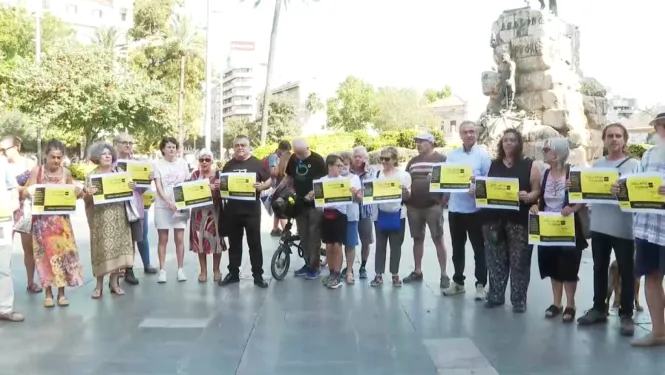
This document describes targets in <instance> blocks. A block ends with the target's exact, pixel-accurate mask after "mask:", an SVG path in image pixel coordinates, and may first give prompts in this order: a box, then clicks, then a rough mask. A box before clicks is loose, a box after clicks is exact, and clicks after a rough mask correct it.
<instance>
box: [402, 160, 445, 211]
mask: <svg viewBox="0 0 665 375" xmlns="http://www.w3.org/2000/svg"><path fill="white" fill-rule="evenodd" d="M445 161H446V156H445V155H441V154H439V153H438V152H434V153H433V154H430V155H418V156H416V157H414V158H413V159H411V160H410V161H409V163H408V164H407V165H406V171H407V172H409V174H410V175H411V197H410V198H409V200H408V201H407V202H406V204H407V205H409V206H414V207H420V208H426V207H432V206H435V205H437V204H441V201H442V199H443V194H442V193H430V192H429V182H430V178H431V176H432V167H433V166H434V164H436V163H443V162H445Z"/></svg>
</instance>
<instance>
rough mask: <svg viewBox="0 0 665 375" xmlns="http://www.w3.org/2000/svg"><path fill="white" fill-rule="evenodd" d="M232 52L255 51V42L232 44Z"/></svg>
mask: <svg viewBox="0 0 665 375" xmlns="http://www.w3.org/2000/svg"><path fill="white" fill-rule="evenodd" d="M231 51H254V42H231Z"/></svg>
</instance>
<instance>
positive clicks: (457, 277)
mask: <svg viewBox="0 0 665 375" xmlns="http://www.w3.org/2000/svg"><path fill="white" fill-rule="evenodd" d="M448 225H449V229H450V239H451V241H452V243H453V266H454V267H455V273H454V274H453V281H454V282H455V283H456V284H458V285H464V280H465V279H466V277H465V276H464V267H465V263H466V251H465V247H466V237H467V234H468V236H469V240H470V241H471V246H472V247H473V259H474V261H475V263H476V271H475V276H476V285H482V286H485V285H487V263H486V259H485V243H484V241H483V233H482V230H481V218H480V215H479V213H477V212H474V213H470V214H463V213H458V212H449V213H448Z"/></svg>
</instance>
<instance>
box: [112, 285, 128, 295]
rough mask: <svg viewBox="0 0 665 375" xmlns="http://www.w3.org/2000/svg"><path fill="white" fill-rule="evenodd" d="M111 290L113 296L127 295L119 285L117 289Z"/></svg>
mask: <svg viewBox="0 0 665 375" xmlns="http://www.w3.org/2000/svg"><path fill="white" fill-rule="evenodd" d="M110 289H111V294H115V295H116V296H124V295H125V291H124V290H122V289H121V288H120V286H119V285H116V286H115V287H113V288H110Z"/></svg>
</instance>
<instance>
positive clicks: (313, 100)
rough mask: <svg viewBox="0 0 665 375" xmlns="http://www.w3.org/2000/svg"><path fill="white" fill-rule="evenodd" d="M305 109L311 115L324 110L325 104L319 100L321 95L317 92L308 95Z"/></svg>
mask: <svg viewBox="0 0 665 375" xmlns="http://www.w3.org/2000/svg"><path fill="white" fill-rule="evenodd" d="M305 108H306V109H307V111H308V112H309V113H312V114H314V113H317V112H319V111H321V110H323V108H324V107H323V102H321V98H319V95H318V94H317V93H315V92H310V93H309V95H307V102H306V103H305Z"/></svg>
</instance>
